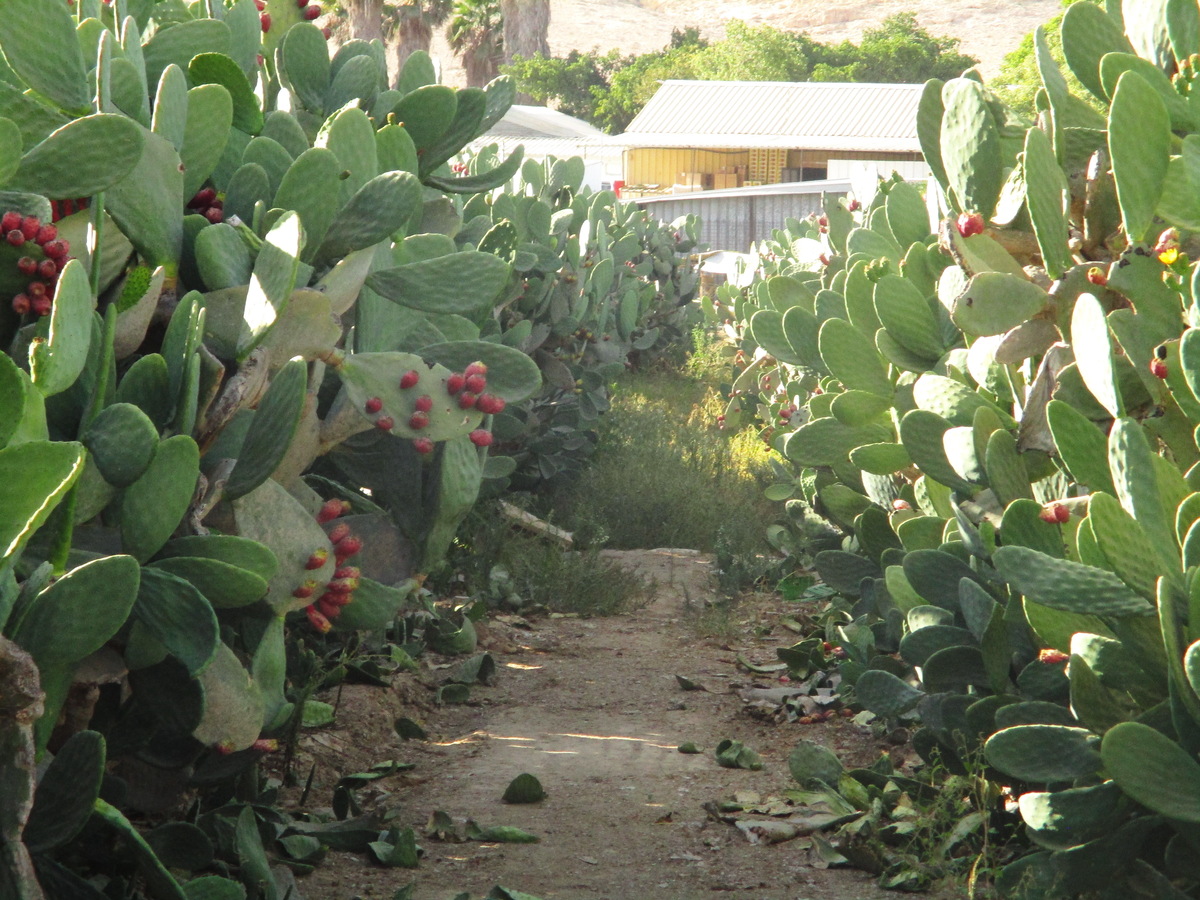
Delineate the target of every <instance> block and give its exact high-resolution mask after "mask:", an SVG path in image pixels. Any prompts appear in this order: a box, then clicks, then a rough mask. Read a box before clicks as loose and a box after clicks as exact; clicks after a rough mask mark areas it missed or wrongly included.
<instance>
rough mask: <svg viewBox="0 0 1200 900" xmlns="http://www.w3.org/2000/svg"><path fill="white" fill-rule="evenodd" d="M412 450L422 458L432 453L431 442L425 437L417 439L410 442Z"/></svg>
mask: <svg viewBox="0 0 1200 900" xmlns="http://www.w3.org/2000/svg"><path fill="white" fill-rule="evenodd" d="M412 445H413V449H414V450H416V451H417V452H418V453H420V454H421V455H422V456H424V455H425V454H427V453H432V452H433V441H431V440H430V439H429V438H427V437H419V438H417V439H416V440H414V441H413V442H412Z"/></svg>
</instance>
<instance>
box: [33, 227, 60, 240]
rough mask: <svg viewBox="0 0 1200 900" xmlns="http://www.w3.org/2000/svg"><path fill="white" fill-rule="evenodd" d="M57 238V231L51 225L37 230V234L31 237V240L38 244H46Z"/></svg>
mask: <svg viewBox="0 0 1200 900" xmlns="http://www.w3.org/2000/svg"><path fill="white" fill-rule="evenodd" d="M57 237H58V229H57V228H55V227H54V226H53V225H43V226H42V227H41V228H39V229H38V230H37V234H35V235H34V236H33V240H35V241H37V242H38V243H39V244H48V243H50V242H51V241H53V240H55V239H56V238H57Z"/></svg>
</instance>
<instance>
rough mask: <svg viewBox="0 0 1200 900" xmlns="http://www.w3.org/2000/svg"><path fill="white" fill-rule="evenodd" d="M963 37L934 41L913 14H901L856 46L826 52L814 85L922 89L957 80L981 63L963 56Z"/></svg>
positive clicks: (843, 45) (845, 45)
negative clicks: (924, 84) (829, 83)
mask: <svg viewBox="0 0 1200 900" xmlns="http://www.w3.org/2000/svg"><path fill="white" fill-rule="evenodd" d="M960 43H961V41H959V39H958V38H942V37H935V36H934V35H932V34H930V33H929V32H928V31H926V30H925V29H924V28H921V27H920V26H919V25H918V24H917V17H916V15H915V14H913V13H910V12H905V13H897V14H896V15H894V16H889V17H888V18H886V19H884V20H883V22H881V23H880V25H879V27H878V28H870V29H867V30H866V31H864V32H863V37H862V42H861V43H860V44H858V45H857V46H856V45H855V44H852V43H851V42H850V41H843V42H842V43H840V44H837V45H835V46H830V47H828V48H826V49H827V52H828V55H829V59H828V60H826V61H823V62H820V63H817V64H816V65H815V66H814V67H813V71H812V76H811V77H812V80H813V81H857V82H867V83H876V82H877V83H882V84H920V83H921V82H924V81H928V80H929V79H930V78H941V79H948V78H955V77H957V76H959V75H961V74H962V73H963V72H964V71H965V70H966V69H969V68H971V67H972V66H974V65H975V64H976V63H978V62H979V60H977V59H975V57H973V56H967V55H966V54H965V53H960V52H959V51H958V47H959V44H960Z"/></svg>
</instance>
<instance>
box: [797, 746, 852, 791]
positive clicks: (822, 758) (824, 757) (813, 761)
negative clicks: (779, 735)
mask: <svg viewBox="0 0 1200 900" xmlns="http://www.w3.org/2000/svg"><path fill="white" fill-rule="evenodd" d="M788 771H789V772H790V773H791V775H792V778H794V779H795V780H796V781H797V782H798V783H799V784H800V786H801V787H820V786H822V785H825V786H834V785H836V784H837V783H838V780H839V779H840V778H841V776H842V772H843V771H844V767H843V766H842V763H841V760H839V759H838V758H837V755H836V754H835V753H834V752H833V751H832V750H830V749H829V748H828V747H825V746H823V745H821V744H818V743H816V742H815V741H800V743H798V744H797V745H796V747H795V749H793V750H792V752H791V753H790V754H789V755H788Z"/></svg>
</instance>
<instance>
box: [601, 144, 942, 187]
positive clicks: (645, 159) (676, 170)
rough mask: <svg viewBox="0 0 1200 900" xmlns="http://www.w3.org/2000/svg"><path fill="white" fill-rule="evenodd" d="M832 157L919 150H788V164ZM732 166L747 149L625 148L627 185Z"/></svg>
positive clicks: (745, 161) (882, 156)
mask: <svg viewBox="0 0 1200 900" xmlns="http://www.w3.org/2000/svg"><path fill="white" fill-rule="evenodd" d="M831 157H832V158H833V159H878V160H908V159H912V160H916V159H920V158H921V154H920V153H872V152H853V151H845V150H833V151H830V150H789V151H787V165H788V166H789V167H792V168H800V167H802V166H814V167H820V166H824V165H826V164H827V163H828V161H829V159H830V158H831ZM734 166H746V167H749V166H750V151H749V150H692V149H671V148H660V147H638V148H634V149H630V150H626V151H625V167H624V169H625V183H626V184H627V185H631V186H632V185H650V184H657V185H659V186H660V187H662V188H669V187H670V186H671V185H673V184H675V183H677V182H679V181H680V175H681V173H683V172H702V173H704V174H708V175H711V174H714V173H716V172H718V171H719V170H721V169H722V168H724V169H726V170H728V171H730V172H732V171H733V167H734Z"/></svg>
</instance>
